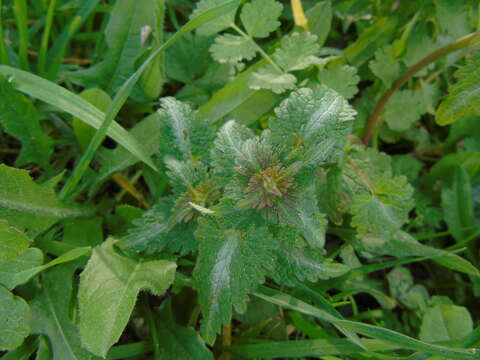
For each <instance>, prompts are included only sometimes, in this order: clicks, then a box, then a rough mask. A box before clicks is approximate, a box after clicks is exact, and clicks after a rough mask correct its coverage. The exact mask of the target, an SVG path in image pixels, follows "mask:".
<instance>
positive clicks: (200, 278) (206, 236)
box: [193, 218, 277, 344]
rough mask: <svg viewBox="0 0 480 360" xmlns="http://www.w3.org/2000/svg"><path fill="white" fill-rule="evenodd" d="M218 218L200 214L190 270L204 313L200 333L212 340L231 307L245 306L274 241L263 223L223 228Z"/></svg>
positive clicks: (269, 258) (242, 308)
mask: <svg viewBox="0 0 480 360" xmlns="http://www.w3.org/2000/svg"><path fill="white" fill-rule="evenodd" d="M219 222H220V220H216V219H214V218H203V219H202V220H201V221H200V227H199V228H198V230H197V232H196V234H195V236H196V238H197V240H198V242H199V255H198V259H197V263H196V266H195V269H194V272H193V275H194V280H195V284H196V285H195V286H196V288H197V289H198V292H199V302H200V306H201V309H202V313H203V320H202V326H201V332H202V336H203V337H204V339H205V340H206V342H207V343H209V344H212V343H213V342H214V340H215V337H216V334H217V333H218V332H219V331H220V328H221V326H222V325H224V324H227V323H229V322H230V320H231V318H232V308H235V310H236V311H238V312H240V313H242V312H244V311H245V310H246V306H247V301H248V294H249V293H250V292H251V291H253V290H254V289H255V288H256V287H257V286H258V285H259V284H261V283H263V282H264V281H265V276H266V274H267V272H268V271H269V270H271V269H272V267H273V262H274V254H273V250H274V249H275V248H276V246H277V244H276V241H275V239H274V238H273V237H272V235H270V234H269V232H268V231H267V229H266V228H264V227H255V226H254V225H253V224H252V225H250V226H249V227H248V228H247V229H246V231H245V232H244V231H240V230H235V229H230V228H223V227H222V226H221V224H220V223H219Z"/></svg>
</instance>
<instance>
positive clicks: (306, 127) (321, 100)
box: [270, 86, 356, 162]
mask: <svg viewBox="0 0 480 360" xmlns="http://www.w3.org/2000/svg"><path fill="white" fill-rule="evenodd" d="M275 114H276V118H274V119H272V120H271V121H270V129H271V131H272V138H273V140H274V142H276V143H280V144H284V143H295V142H298V141H301V142H303V143H305V145H306V147H307V149H306V150H309V149H312V148H317V147H318V146H321V144H322V142H325V141H335V145H334V146H333V148H334V151H332V152H331V156H329V157H328V159H324V161H325V162H329V161H333V160H334V159H336V158H337V157H338V156H339V155H340V153H341V148H342V147H343V144H344V143H345V136H346V135H348V134H349V133H350V128H351V121H352V120H353V118H354V116H355V114H356V112H355V110H354V109H353V108H352V107H351V106H350V105H349V104H348V103H347V101H346V100H345V99H344V98H343V97H341V96H340V95H339V94H338V93H337V92H336V91H334V90H332V89H329V88H327V87H326V86H318V87H315V88H314V89H308V88H303V89H300V90H297V91H295V92H292V93H291V94H290V96H289V97H288V98H287V99H286V100H284V101H283V102H282V103H281V104H280V105H279V106H278V107H277V108H276V109H275Z"/></svg>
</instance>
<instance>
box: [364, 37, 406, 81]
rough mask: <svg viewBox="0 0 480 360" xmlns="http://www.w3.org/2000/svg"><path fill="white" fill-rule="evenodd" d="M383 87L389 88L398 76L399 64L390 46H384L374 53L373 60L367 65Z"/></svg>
mask: <svg viewBox="0 0 480 360" xmlns="http://www.w3.org/2000/svg"><path fill="white" fill-rule="evenodd" d="M368 66H369V67H370V69H371V70H372V72H373V73H374V74H375V76H377V77H378V78H379V79H380V80H382V82H383V84H384V85H385V87H389V86H390V85H391V84H392V83H393V82H394V81H395V80H396V79H397V78H398V76H399V75H400V62H399V61H398V60H397V59H396V58H395V53H394V48H393V46H392V45H385V46H384V47H382V48H380V49H378V50H377V51H376V52H375V59H373V60H371V61H370V62H369V64H368Z"/></svg>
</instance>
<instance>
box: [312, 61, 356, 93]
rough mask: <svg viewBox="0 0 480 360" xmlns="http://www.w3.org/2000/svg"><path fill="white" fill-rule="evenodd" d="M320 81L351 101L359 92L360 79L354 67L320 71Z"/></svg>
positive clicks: (347, 66) (342, 66)
mask: <svg viewBox="0 0 480 360" xmlns="http://www.w3.org/2000/svg"><path fill="white" fill-rule="evenodd" d="M318 81H319V82H320V83H322V84H325V85H327V86H328V87H329V88H332V89H333V90H335V91H336V92H338V93H339V94H340V95H342V96H343V97H344V98H345V99H351V98H352V97H353V96H354V95H355V94H356V93H357V92H358V87H357V84H358V83H359V81H360V77H359V76H358V75H357V69H356V68H354V67H353V66H349V65H341V66H336V67H334V68H328V69H323V70H322V71H320V72H319V73H318Z"/></svg>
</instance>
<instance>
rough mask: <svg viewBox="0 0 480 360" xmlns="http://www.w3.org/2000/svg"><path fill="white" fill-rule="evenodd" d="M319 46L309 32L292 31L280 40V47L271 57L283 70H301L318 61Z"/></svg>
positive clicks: (315, 38)
mask: <svg viewBox="0 0 480 360" xmlns="http://www.w3.org/2000/svg"><path fill="white" fill-rule="evenodd" d="M319 51H320V46H319V45H318V43H317V37H316V36H315V35H313V34H311V33H308V32H303V33H298V32H294V33H292V34H290V35H286V36H284V37H283V38H282V40H280V48H279V49H277V50H276V51H275V53H274V54H273V59H274V60H275V61H276V63H277V64H278V65H279V66H280V67H281V68H282V69H283V70H284V71H287V72H289V71H296V70H303V69H306V68H307V67H309V66H310V65H313V64H316V63H318V61H319V59H318V58H317V57H316V56H315V55H318V52H319Z"/></svg>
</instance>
